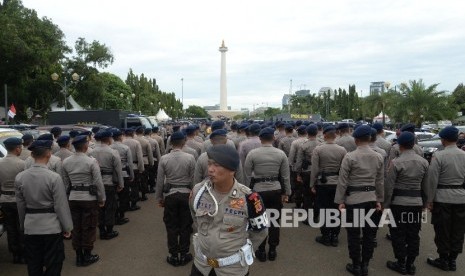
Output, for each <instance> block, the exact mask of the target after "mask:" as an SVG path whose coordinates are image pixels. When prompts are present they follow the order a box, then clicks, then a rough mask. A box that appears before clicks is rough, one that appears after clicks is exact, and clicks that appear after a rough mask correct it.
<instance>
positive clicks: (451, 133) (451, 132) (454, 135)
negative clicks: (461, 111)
mask: <svg viewBox="0 0 465 276" xmlns="http://www.w3.org/2000/svg"><path fill="white" fill-rule="evenodd" d="M439 137H441V138H442V139H446V140H448V141H457V139H458V138H459V130H458V129H457V128H456V127H454V126H447V127H445V128H443V129H442V130H441V131H440V132H439Z"/></svg>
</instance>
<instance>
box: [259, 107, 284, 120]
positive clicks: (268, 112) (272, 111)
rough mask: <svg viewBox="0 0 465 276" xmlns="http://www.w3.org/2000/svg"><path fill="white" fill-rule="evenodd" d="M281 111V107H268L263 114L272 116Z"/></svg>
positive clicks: (268, 116) (267, 116)
mask: <svg viewBox="0 0 465 276" xmlns="http://www.w3.org/2000/svg"><path fill="white" fill-rule="evenodd" d="M282 112H283V111H282V110H281V108H274V107H268V108H267V109H266V110H265V111H264V112H263V115H265V117H266V118H272V117H273V116H276V115H278V114H280V113H282Z"/></svg>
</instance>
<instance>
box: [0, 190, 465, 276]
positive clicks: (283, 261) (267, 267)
mask: <svg viewBox="0 0 465 276" xmlns="http://www.w3.org/2000/svg"><path fill="white" fill-rule="evenodd" d="M140 205H141V207H142V208H141V210H139V211H136V212H129V213H128V214H127V216H128V218H129V219H130V220H131V221H130V223H128V224H126V225H122V226H117V227H116V230H118V231H119V232H120V236H119V237H117V238H115V239H113V240H109V241H102V240H97V242H96V244H95V250H94V252H95V253H98V254H99V255H100V257H101V260H100V261H99V262H98V263H96V264H93V265H91V266H89V267H85V268H78V267H76V266H75V265H74V261H75V254H74V251H73V250H72V247H71V242H70V241H65V248H66V260H65V262H64V265H63V275H70V276H73V275H76V276H77V275H112V276H118V275H124V276H126V275H157V276H158V275H160V276H165V275H166V276H177V275H189V271H190V269H191V265H192V264H188V265H187V266H185V267H176V268H175V267H172V266H170V265H169V264H167V263H166V261H165V259H166V256H167V254H168V250H167V243H166V231H165V227H164V224H163V220H162V214H163V211H162V209H161V208H159V207H157V206H156V204H155V201H154V199H153V194H151V195H149V200H148V201H146V202H141V203H140ZM422 227H423V229H422V232H421V248H420V256H419V258H418V259H417V262H416V266H417V275H426V274H428V275H445V274H447V275H464V273H465V258H464V256H463V255H460V256H459V259H458V260H457V265H458V270H457V271H456V272H443V271H440V270H438V269H436V268H433V267H430V266H428V265H427V264H426V258H427V257H428V256H436V247H435V245H434V241H433V235H434V232H433V228H432V225H431V224H424V225H423V226H422ZM318 233H319V230H318V229H312V228H310V227H309V226H306V225H303V224H302V225H300V227H298V228H286V229H282V230H281V245H280V246H279V247H278V258H277V260H276V261H274V262H265V263H260V262H258V261H256V262H255V263H254V264H253V265H252V267H251V270H250V272H251V273H250V274H251V275H263V276H274V275H286V276H287V275H350V274H349V273H347V272H346V271H345V265H346V263H347V262H348V261H349V258H348V249H347V242H346V241H347V240H346V238H347V235H346V232H345V230H342V231H341V235H340V245H339V247H337V248H334V247H325V246H323V245H320V244H318V243H316V242H315V241H314V239H315V236H316V235H317V234H318ZM386 233H387V227H385V228H382V229H380V230H379V232H378V248H376V250H375V253H374V259H373V260H372V261H371V264H370V274H371V275H400V274H397V273H395V272H391V271H390V270H388V269H387V268H386V261H387V260H392V259H393V253H392V247H391V245H390V242H389V241H388V240H386V239H385V238H384V236H385V235H386ZM191 251H192V250H191ZM26 274H27V270H26V266H25V265H14V264H12V263H11V255H10V254H9V253H8V248H7V242H6V233H5V234H4V235H3V236H2V237H1V238H0V275H8V276H16V275H26Z"/></svg>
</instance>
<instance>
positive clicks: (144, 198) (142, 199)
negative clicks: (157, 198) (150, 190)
mask: <svg viewBox="0 0 465 276" xmlns="http://www.w3.org/2000/svg"><path fill="white" fill-rule="evenodd" d="M147 199H148V197H147V196H146V195H145V194H142V197H141V198H140V201H146V200H147Z"/></svg>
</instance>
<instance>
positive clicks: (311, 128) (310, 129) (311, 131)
mask: <svg viewBox="0 0 465 276" xmlns="http://www.w3.org/2000/svg"><path fill="white" fill-rule="evenodd" d="M307 133H308V135H312V136H315V135H317V134H318V127H317V126H316V125H315V124H312V125H309V126H308V127H307Z"/></svg>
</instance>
